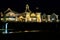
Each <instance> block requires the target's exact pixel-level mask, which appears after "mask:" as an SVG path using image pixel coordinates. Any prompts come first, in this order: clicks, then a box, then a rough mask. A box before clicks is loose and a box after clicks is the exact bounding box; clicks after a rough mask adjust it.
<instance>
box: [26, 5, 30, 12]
mask: <svg viewBox="0 0 60 40" xmlns="http://www.w3.org/2000/svg"><path fill="white" fill-rule="evenodd" d="M25 12H31V11H30V9H29V5H28V4H26V9H25Z"/></svg>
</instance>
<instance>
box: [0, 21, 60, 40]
mask: <svg viewBox="0 0 60 40" xmlns="http://www.w3.org/2000/svg"><path fill="white" fill-rule="evenodd" d="M5 24H6V23H4V22H1V23H0V28H2V25H3V26H5ZM8 29H14V30H11V31H19V30H21V31H24V30H40V32H37V33H36V32H34V33H33V32H31V33H24V32H22V33H12V34H1V33H0V39H1V40H25V39H27V40H29V39H30V40H31V39H33V40H35V39H36V40H38V39H42V40H43V39H47V40H48V39H49V38H50V37H49V36H51V34H52V33H53V32H55V33H56V32H59V29H60V25H59V23H21V22H20V23H19V22H8ZM50 32H52V33H51V34H49V33H50ZM53 35H54V34H53ZM54 37H55V38H56V36H55V35H54ZM52 38H53V36H52ZM55 38H54V39H55Z"/></svg>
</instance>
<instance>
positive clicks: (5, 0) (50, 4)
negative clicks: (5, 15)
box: [0, 0, 60, 14]
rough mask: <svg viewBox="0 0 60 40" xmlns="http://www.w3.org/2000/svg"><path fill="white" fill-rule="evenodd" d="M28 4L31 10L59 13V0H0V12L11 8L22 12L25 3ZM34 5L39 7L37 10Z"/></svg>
mask: <svg viewBox="0 0 60 40" xmlns="http://www.w3.org/2000/svg"><path fill="white" fill-rule="evenodd" d="M27 3H28V4H29V6H30V10H31V11H32V12H35V11H38V12H42V13H46V14H52V13H53V12H55V13H56V14H59V13H60V1H58V0H0V12H1V11H3V12H4V11H5V10H6V9H7V8H11V9H12V10H14V11H17V12H24V10H25V5H26V4H27ZM36 7H39V9H38V10H37V9H36Z"/></svg>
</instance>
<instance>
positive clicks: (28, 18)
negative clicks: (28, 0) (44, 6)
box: [1, 4, 59, 22]
mask: <svg viewBox="0 0 60 40" xmlns="http://www.w3.org/2000/svg"><path fill="white" fill-rule="evenodd" d="M1 21H13V22H53V21H55V22H59V19H58V15H56V14H55V13H53V14H51V15H46V14H45V13H44V14H42V13H41V12H36V13H34V12H32V11H31V10H30V9H29V5H28V4H26V9H25V12H22V13H18V12H15V11H13V10H11V9H10V8H8V9H7V10H6V11H5V12H4V14H3V13H2V12H1Z"/></svg>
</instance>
